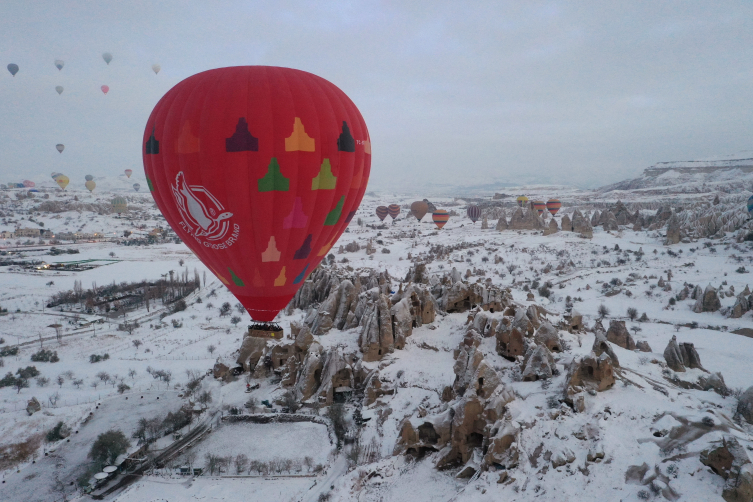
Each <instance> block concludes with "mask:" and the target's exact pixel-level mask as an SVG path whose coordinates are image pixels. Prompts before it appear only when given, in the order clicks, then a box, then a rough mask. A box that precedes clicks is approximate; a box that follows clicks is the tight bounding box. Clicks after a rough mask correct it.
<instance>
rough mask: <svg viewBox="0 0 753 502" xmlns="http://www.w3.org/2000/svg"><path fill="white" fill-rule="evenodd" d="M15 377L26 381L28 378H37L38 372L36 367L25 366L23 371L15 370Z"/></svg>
mask: <svg viewBox="0 0 753 502" xmlns="http://www.w3.org/2000/svg"><path fill="white" fill-rule="evenodd" d="M16 375H18V378H23V379H24V380H28V379H30V378H34V377H37V376H39V370H38V369H37V367H36V366H27V367H26V368H24V369H21V368H18V370H16Z"/></svg>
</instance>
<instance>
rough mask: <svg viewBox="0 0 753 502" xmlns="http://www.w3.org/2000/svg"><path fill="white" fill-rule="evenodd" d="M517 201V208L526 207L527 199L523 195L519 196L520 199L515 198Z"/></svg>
mask: <svg viewBox="0 0 753 502" xmlns="http://www.w3.org/2000/svg"><path fill="white" fill-rule="evenodd" d="M517 201H518V206H520V207H523V206H525V205H526V202H528V197H526V196H525V195H521V196H520V197H518V198H517Z"/></svg>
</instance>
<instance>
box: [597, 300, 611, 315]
mask: <svg viewBox="0 0 753 502" xmlns="http://www.w3.org/2000/svg"><path fill="white" fill-rule="evenodd" d="M596 312H597V313H598V314H599V317H601V318H604V317H606V316H608V315H609V312H610V310H609V308H607V306H606V305H604V304H603V303H602V304H601V305H599V308H598V309H597V310H596Z"/></svg>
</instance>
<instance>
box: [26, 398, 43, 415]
mask: <svg viewBox="0 0 753 502" xmlns="http://www.w3.org/2000/svg"><path fill="white" fill-rule="evenodd" d="M41 409H42V405H41V404H39V401H38V400H37V398H36V397H32V398H31V399H29V401H28V402H27V403H26V413H28V414H29V416H31V415H33V414H34V413H36V412H38V411H39V410H41Z"/></svg>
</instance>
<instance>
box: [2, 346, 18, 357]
mask: <svg viewBox="0 0 753 502" xmlns="http://www.w3.org/2000/svg"><path fill="white" fill-rule="evenodd" d="M17 355H18V347H3V348H2V349H0V357H7V356H17Z"/></svg>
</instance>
